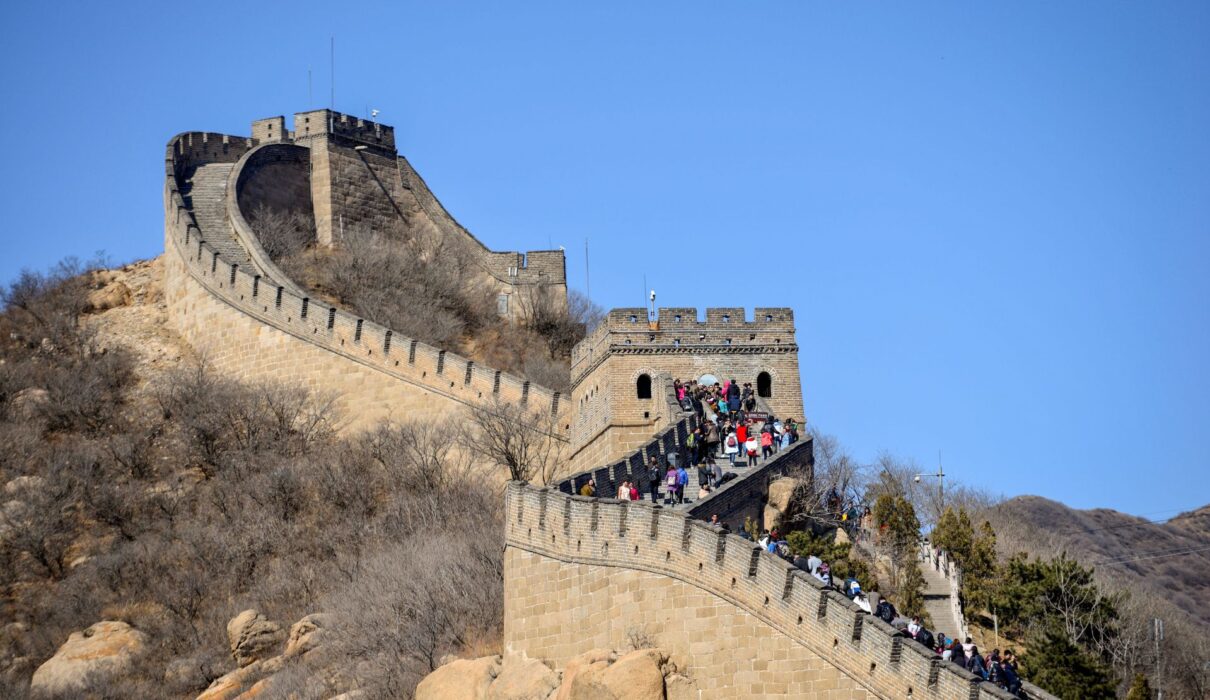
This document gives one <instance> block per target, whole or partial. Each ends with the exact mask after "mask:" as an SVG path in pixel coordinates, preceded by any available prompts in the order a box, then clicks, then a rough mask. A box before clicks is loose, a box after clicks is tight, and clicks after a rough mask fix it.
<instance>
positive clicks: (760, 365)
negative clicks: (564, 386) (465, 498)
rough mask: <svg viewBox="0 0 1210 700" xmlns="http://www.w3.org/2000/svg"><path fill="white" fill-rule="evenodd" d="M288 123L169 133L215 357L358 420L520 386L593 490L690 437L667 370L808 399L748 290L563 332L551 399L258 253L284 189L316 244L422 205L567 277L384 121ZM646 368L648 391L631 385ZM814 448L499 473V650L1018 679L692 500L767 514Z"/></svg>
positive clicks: (752, 668)
mask: <svg viewBox="0 0 1210 700" xmlns="http://www.w3.org/2000/svg"><path fill="white" fill-rule="evenodd" d="M312 120H314V121H312ZM294 125H295V129H294V130H293V131H289V130H287V128H286V124H285V120H284V118H282V117H274V118H271V119H264V120H259V121H257V122H255V123H254V124H253V130H252V131H253V135H252V137H251V138H249V137H239V136H229V135H223V134H214V133H201V132H187V133H183V134H180V135H178V136H177V137H175V138H173V139H172V140H171V141H170V142H169V144H168V148H167V154H166V158H165V184H164V216H165V219H164V221H165V227H164V235H165V252H166V255H165V299H166V304H167V308H168V315H169V319H170V323H171V324H172V325H173V327H174V328H175V329H176V330H177V331H178V332H179V333H180V334H181V335H182V337H183V338H184V339H185V340H186V341H187V342H189V343H190V344H191V345H192V346H193V347H194V348H195V349H196V350H197V351H198V352H199V353H200V354H202V355H203V356H204V357H205V358H206V360H207V362H209V363H210V364H211V365H212V366H213V367H214V368H216V369H217V370H218V371H220V372H223V373H225V374H227V375H228V376H231V377H234V378H239V379H243V380H254V381H259V380H278V381H288V382H295V383H301V384H303V385H306V386H308V387H310V388H313V389H316V390H320V391H331V392H333V393H336V394H338V395H339V400H338V403H337V405H338V407H339V408H341V409H343V412H344V413H345V414H346V415H348V416H350V417H352V425H351V427H353V428H356V427H360V426H367V425H371V424H373V423H374V422H376V421H378V420H381V419H384V418H401V417H404V416H406V415H416V414H420V415H428V416H431V415H433V414H434V413H440V412H444V411H452V410H457V409H458V408H460V407H462V406H465V405H468V404H474V403H476V402H481V401H491V400H496V399H499V400H502V401H505V402H515V403H524V404H526V405H528V406H530V407H532V408H533V409H534V410H539V411H548V412H549V413H550V414H552V415H554V416H556V417H557V418H558V421H557V424H558V432H559V435H558V437H559V439H560V440H562V441H563V442H565V443H567V444H568V446H569V447H568V451H569V454H570V453H572V452H574V453H575V458H574V459H573V458H571V457H569V459H568V469H567V470H565V473H567V472H573V471H579V472H583V473H584V474H587V473H592V474H594V475H595V477H596V478H597V480H598V482H599V484H600V488H601V490H600V491H599V492H600V493H610V492H611V491H610V487H612V486H613V485H614V484H615V483H616V482H618V481H620V479H621V478H623V476H626V477H632V478H635V479H636V480H638V481H640V483H645V481H644V480H645V478H646V477H645V476H644V469H643V464H644V463H645V458H646V457H650V456H661V455H667V454H669V453H673V452H679V451H683V449H684V446H685V438H686V435H687V433H688V431H689V430H691V428H692V425H691V424H690V422H689V421H690V420H692V419H691V418H690V417H686V416H684V415H681V414H680V413H679V411H678V409H677V407H676V404H675V401H669V400H668V398H669V397H668V396H667V392H668V390H669V389H668V387H669V386H670V382H671V378H672V377H674V376H689V374H690V373H693V376H697V374H700V373H702V372H704V371H706V370H707V369H710V368H714V369H715V371H717V372H719V373H720V374H722V373H726V375H727V376H728V378H729V377H730V376H731V375H734V376H737V377H739V378H740V381H751V382H755V383H757V385H758V386H760V387H761V392H762V393H761V402H762V405H763V406H767V407H770V408H771V409H772V410H775V411H776V412H778V413H779V415H789V416H799V417H801V416H802V392H801V385H800V382H799V376H798V359H797V349H798V346H797V344H796V341H795V338H794V334H795V329H794V325H793V324H794V321H793V313H792V312H791V311H790V310H789V309H780V308H778V309H772V308H770V309H757V310H756V311H755V316H754V318H753V320H752V321H747V320H746V319H745V312H744V310H743V309H709V310H707V311H706V320H705V321H698V320H697V310H696V309H677V308H673V309H661V310H660V311H659V317H658V319H652V318H649V317H647V315H646V310H644V309H619V310H615V311H613V312H611V313H610V316H609V318H608V319H607V321H606V323H604V324H602V327H601V329H599V330H598V331H597V332H596V333H594V334H593V335H591V336H590V337H589V338H588V339H586V340H585V341H584V342H582V343H581V344H580V345H579V346H577V347H576V348H575V350H574V351H573V357H572V363H573V367H572V372H573V388H572V391H571V392H570V394H571V395H570V397H564V396H562V395H560V394H559V393H557V392H554V391H551V390H549V389H546V388H544V387H540V386H537V385H534V384H531V383H530V382H527V381H525V380H524V379H522V378H520V377H516V376H512V375H509V374H507V373H503V372H500V371H496V370H493V369H491V368H488V367H483V366H481V365H478V364H476V363H474V362H472V361H470V360H467V359H465V358H462V357H459V356H457V355H455V354H453V353H449V352H446V351H445V350H442V349H440V348H436V347H432V346H429V345H426V344H424V343H420V342H417V341H416V340H413V339H410V338H407V337H404V336H402V335H400V334H398V333H395V332H393V331H391V330H390V329H388V328H385V327H382V326H379V325H376V324H374V323H372V322H371V321H369V320H367V319H362V318H359V317H357V316H356V315H354V314H350V313H348V312H346V311H344V310H341V309H338V308H333V307H331V306H327V305H324V304H321V303H315V302H313V301H312V300H311V299H310V298H309V297H308V296H307V293H306V292H305V291H304V290H303V289H302V288H300V287H299V286H298V285H297V284H296V283H294V282H293V281H291V280H289V279H287V278H286V276H285V275H284V274H283V273H282V272H281V271H280V270H279V269H278V268H277V267H276V266H275V265H274V264H273V263H272V261H271V260H270V259H269V256H268V255H266V254H265V251H264V250H263V249H262V247H261V246H260V244H259V243H258V241H257V239H256V236H255V235H254V234H253V232H252V230H251V227H250V226H249V225H248V222H247V220H246V218H245V216H246V211H247V209H246V206H247V204H248V202H242V201H241V200H242V199H244V198H245V197H247V198H250V199H256V198H266V197H273V196H276V195H275V193H277V194H278V195H280V194H281V193H283V192H284V193H287V194H288V193H290V192H293V194H292V195H290V196H291V197H292V199H293V200H295V201H303V200H305V201H306V202H308V205H307V206H310V207H313V210H314V213H315V216H316V223H317V231H318V236H319V238H320V240H321V242H322V241H323V240H325V239H326V240H327V241H328V242H331V240H332V238H333V237H334V236H335V231H336V230H337V229H336V227H337V226H338V225H343V224H344V223H347V222H350V221H354V220H358V219H366V218H369V219H373V220H374V221H375V222H376V225H391V222H392V221H393V218H394V217H398V218H400V219H403V218H406V217H412V218H413V219H419V220H423V222H424V224H425V225H426V226H428V227H430V228H432V229H433V230H434V231H436V232H437V233H438V234H440V235H445V236H452V237H455V238H458V239H459V240H462V238H461V237H465V238H466V239H468V241H467V243H466V244H467V245H471V246H472V247H473V246H478V248H476V250H479V251H480V252H479V254H480V256H481V259H482V260H483V261H484V263H483V264H484V269H485V272H486V274H488V275H490V276H491V277H492V278H493V279H494V280H496V282H497V283H498V284H499V290H500V292H501V294H502V295H504V294H511V293H514V292H516V291H517V290H521V289H524V288H525V287H526V286H527V285H537V286H543V285H545V286H547V287H553V288H554V289H555V290H556V291H557V292H559V291H561V293H563V294H564V295H565V291H566V281H565V279H564V275H563V260H562V254H561V253H552V252H551V251H539V252H537V253H529V254H526V255H521V254H519V253H496V252H492V251H490V250H488V249H487V248H486V247H485V246H483V245H482V244H481V243H479V242H478V240H477V239H474V238H473V237H472V236H470V234H469V233H467V232H466V231H465V230H464V229H462V228H461V227H460V226H458V225H457V224H456V222H454V221H453V219H452V217H449V215H448V214H447V213H446V212H445V211H444V209H443V208H441V206H440V204H439V203H437V201H436V199H435V198H434V197H433V196H432V194H431V193H430V192H429V191H428V188H427V186H425V185H424V183H423V181H422V180H421V179H420V178H419V176H418V175H417V174H416V173H415V171H414V170H413V169H412V168H411V166H410V164H408V163H407V161H406V160H404V159H403V158H402V157H398V156H397V155H396V154H395V151H394V135H393V131H392V130H391V129H390V127H384V126H382V125H379V124H375V123H372V122H366V121H363V120H357V119H354V118H352V117H348V116H346V115H339V114H336V113H333V112H328V111H327V110H319V111H318V112H306V113H301V114H299V115H296V117H295V122H294ZM325 125H326V126H325ZM303 166H306V167H303ZM241 205H244V206H241ZM346 215H347V216H346ZM564 298H565V297H564ZM640 314H642V316H641V318H642V321H641V322H640V321H639V318H640ZM644 378H645V381H646V382H647V386H648V392H647V395H646V396H644V395H643V392H642V390H641V388H640V390H639V392H638V395H637V396H636V395H635V383H636V381H638V382H639V383H640V384H639V386H640V387H641V386H642V382H643V381H644ZM652 382H654V384H655V386H656V391H654V392H652V391H651V390H650V387H651V385H652ZM636 449H638V450H639V451H637V452H636V451H635V450H636ZM811 450H812V444H811V441H810V440H805V441H802V442H801V443H799V444H798V445H795V446H793V447H792V448H791V449H790V450H787V451H785V452H783V453H781V455H779V456H778V457H777V458H776V459H773V460H771V461H769V462H767V463H766V464H765V465H764V466H762V467H760V468H757V469H756V470H754V471H753V472H751V473H749V474H747V475H746V476H744V477H743V478H742V479H739V480H737V481H736V482H735V483H733V484H730V485H729V486H728V487H727V488H724V489H720V490H719V491H718V492H717V493H715V494H713V495H712V496H711V497H710V498H708V499H703V500H702V501H701V502H699V503H698V504H696V505H695V506H693V507H692V508H689V509H680V510H677V509H670V508H661V507H659V506H655V505H651V504H648V503H646V502H642V501H640V502H625V501H617V500H614V499H610V498H587V497H581V496H578V495H575V493H576V486H577V485H578V483H579V481H577V479H582V478H584V477H583V475H577V476H571V477H568V478H565V479H564V481H563V482H561V483H559V484H557V485H556V486H555V487H553V488H552V487H537V486H531V485H526V484H520V483H515V482H514V483H510V484H509V486H508V488H507V492H506V495H505V501H506V503H505V507H506V533H505V534H506V551H505V571H504V578H505V582H504V586H505V614H504V619H505V624H504V642H505V647H506V649H505V651H506V653H511V654H519V655H526V656H529V657H531V658H541V659H543V660H545V661H548V662H551V663H554V664H562V663H564V662H566V661H567V660H568V659H570V658H571V657H572V656H574V655H576V654H578V653H581V652H584V651H587V650H589V649H593V648H597V647H603V648H620V647H621V646H622V645H623V643H624V642H625V640H626V637H627V634H628V633H629V628H630V627H633V626H636V625H637V626H639V627H641V628H642V632H643V633H644V634H648V635H650V636H651V637H652V638H653V639H655V640H656V641H657V642H658V644H659V645H660V646H661V647H662V648H664V649H666V650H667V651H668V652H670V653H671V654H672V657H673V659H674V660H675V661H676V662H677V664H678V665H679V666H680V667H681V668H682V669H683V670H685V672H687V673H688V674H690V675H691V676H692V677H693V678H694V679H695V681H696V682H697V683H698V687H699V688H700V692H701V695H700V697H702V698H735V697H753V698H759V697H770V698H771V697H787V696H790V697H805V698H829V699H833V700H836V699H840V698H846V699H847V698H872V697H876V698H938V699H940V698H945V699H947V700H948V699H952V698H964V699H969V700H979V699H983V700H987V699H990V698H1010V697H1012V696H1011V695H1009V694H1008V693H1007V692H1005V691H1002V690H1000V689H999V688H996V687H995V686H993V685H991V684H989V683H985V682H982V681H981V680H979V679H978V678H976V677H975V676H974V675H972V674H970V673H967V672H966V671H965V670H962V669H960V668H958V667H957V666H954V665H951V664H948V663H943V662H942V661H941V659H940V658H939V657H937V656H936V655H935V654H933V653H932V652H931V651H929V650H927V649H925V648H924V647H922V646H920V645H919V644H917V643H915V642H914V641H911V640H907V639H904V638H903V637H901V636H897V635H896V634H895V633H894V630H893V629H892V628H891V627H889V626H888V625H886V624H885V623H883V622H882V621H881V620H879V619H877V618H875V617H873V616H870V615H868V614H866V613H864V612H862V611H861V610H859V609H858V608H856V607H855V606H854V604H852V603H851V602H850V601H849V600H848V599H847V598H845V597H844V596H843V595H840V594H838V593H836V592H835V591H831V590H826V589H824V588H823V587H822V586H821V585H820V584H819V583H818V582H817V581H816V580H815V579H814V578H813V577H811V576H809V575H805V574H804V573H803V572H801V571H799V570H797V569H795V568H794V567H792V566H790V565H789V564H787V563H785V562H783V561H781V560H780V559H778V558H776V557H773V556H769V555H764V554H762V553H761V551H760V550H759V549H756V548H754V547H753V545H752V543H751V542H748V541H745V540H743V539H741V538H739V537H736V536H734V535H730V534H727V533H726V532H724V531H723V530H721V529H720V528H717V527H713V526H711V525H709V524H708V523H707V522H705V521H704V520H702V519H701V518H703V517H706V515H705V513H707V512H714V513H719V514H720V515H721V516H722V518H723V519H724V521H728V522H742V520H743V517H744V516H745V515H754V514H757V515H758V514H759V507H760V506H761V505H763V501H764V498H765V497H766V496H767V490H768V483H769V481H770V480H771V479H772V478H774V477H775V476H778V475H780V474H781V473H783V472H785V471H786V470H787V469H788V468H790V467H791V466H793V467H796V468H799V469H802V468H806V469H808V470H809V468H810V465H811V463H812V453H811ZM601 465H608V466H601Z"/></svg>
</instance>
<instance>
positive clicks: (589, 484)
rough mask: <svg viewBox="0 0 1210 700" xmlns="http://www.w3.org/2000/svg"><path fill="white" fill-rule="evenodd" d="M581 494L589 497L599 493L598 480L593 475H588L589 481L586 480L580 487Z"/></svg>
mask: <svg viewBox="0 0 1210 700" xmlns="http://www.w3.org/2000/svg"><path fill="white" fill-rule="evenodd" d="M580 495H581V496H588V497H589V498H591V497H593V496H595V495H597V482H596V480H595V479H593V478H592V477H591V476H590V477H588V481H585V482H584V485H583V486H581V487H580Z"/></svg>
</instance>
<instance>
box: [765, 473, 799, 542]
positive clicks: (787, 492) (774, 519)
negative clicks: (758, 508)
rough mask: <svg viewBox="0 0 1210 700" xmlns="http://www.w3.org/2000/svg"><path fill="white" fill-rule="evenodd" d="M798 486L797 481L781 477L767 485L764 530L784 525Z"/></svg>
mask: <svg viewBox="0 0 1210 700" xmlns="http://www.w3.org/2000/svg"><path fill="white" fill-rule="evenodd" d="M798 486H799V481H798V479H792V478H790V477H788V476H787V477H782V478H780V479H775V480H774V481H772V482H770V483H769V497H768V498H767V499H766V500H765V512H764V519H765V528H766V529H769V530H771V529H773V528H775V527H781V526H782V525H784V524H785V522H786V519H787V517H788V516H789V515H790V502H791V500H793V497H794V491H795V489H797V488H798Z"/></svg>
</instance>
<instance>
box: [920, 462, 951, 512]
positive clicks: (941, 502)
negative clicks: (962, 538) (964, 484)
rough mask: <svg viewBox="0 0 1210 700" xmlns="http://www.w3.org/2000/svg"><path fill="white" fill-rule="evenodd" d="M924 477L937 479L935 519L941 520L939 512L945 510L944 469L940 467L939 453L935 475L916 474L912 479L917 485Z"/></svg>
mask: <svg viewBox="0 0 1210 700" xmlns="http://www.w3.org/2000/svg"><path fill="white" fill-rule="evenodd" d="M924 477H930V478H936V479H937V519H938V520H940V519H941V511H942V510H943V509H944V508H945V469H944V468H942V466H941V453H940V452H938V453H937V473H936V474H917V475H916V476H915V477H914V478H915V481H916V483H917V484H919V483H920V480H921V479H923V478H924Z"/></svg>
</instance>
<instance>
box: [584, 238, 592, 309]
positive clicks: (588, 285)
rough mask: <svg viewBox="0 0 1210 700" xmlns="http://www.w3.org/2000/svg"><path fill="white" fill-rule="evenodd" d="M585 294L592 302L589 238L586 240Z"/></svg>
mask: <svg viewBox="0 0 1210 700" xmlns="http://www.w3.org/2000/svg"><path fill="white" fill-rule="evenodd" d="M584 294H585V295H587V296H588V300H589V301H592V277H591V276H590V275H589V274H588V238H587V237H586V238H585V239H584Z"/></svg>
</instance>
